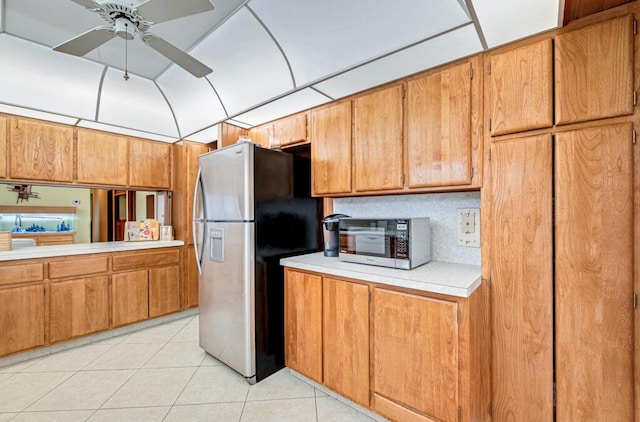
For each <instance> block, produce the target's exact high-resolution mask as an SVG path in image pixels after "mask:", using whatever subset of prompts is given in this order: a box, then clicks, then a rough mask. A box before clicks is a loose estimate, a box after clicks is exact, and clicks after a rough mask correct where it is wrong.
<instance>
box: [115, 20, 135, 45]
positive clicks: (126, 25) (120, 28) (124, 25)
mask: <svg viewBox="0 0 640 422" xmlns="http://www.w3.org/2000/svg"><path fill="white" fill-rule="evenodd" d="M114 23H115V27H114V29H115V32H116V34H117V35H118V36H119V37H120V38H122V39H125V40H132V39H133V36H134V35H135V33H136V29H135V25H134V24H133V22H131V21H130V20H129V19H127V18H117V19H116V20H115V22H114Z"/></svg>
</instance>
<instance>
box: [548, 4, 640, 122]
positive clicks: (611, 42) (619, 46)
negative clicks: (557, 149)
mask: <svg viewBox="0 0 640 422" xmlns="http://www.w3.org/2000/svg"><path fill="white" fill-rule="evenodd" d="M633 43H634V35H633V16H632V15H626V16H622V17H618V18H615V19H611V20H607V21H604V22H600V23H597V24H594V25H590V26H587V27H584V28H580V29H577V30H574V31H569V32H565V33H562V34H559V35H557V36H556V38H555V72H556V73H555V75H556V76H555V82H556V83H555V92H556V95H555V105H556V123H558V124H565V123H575V122H582V121H586V120H595V119H601V118H605V117H613V116H621V115H627V114H631V113H633V110H634V108H633V78H634V74H633V72H634V70H633V54H634V52H633Z"/></svg>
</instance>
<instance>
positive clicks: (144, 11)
mask: <svg viewBox="0 0 640 422" xmlns="http://www.w3.org/2000/svg"><path fill="white" fill-rule="evenodd" d="M74 1H75V0H74ZM81 1H82V0H81ZM85 1H90V0H85ZM209 10H213V5H212V4H211V2H209V0H181V1H176V0H147V1H145V2H144V3H142V4H140V5H138V6H137V7H136V11H137V12H138V14H139V15H140V16H142V17H143V18H144V19H145V20H148V21H151V22H153V23H159V22H166V21H170V20H172V19H178V18H182V17H184V16H189V15H195V14H196V13H202V12H207V11H209Z"/></svg>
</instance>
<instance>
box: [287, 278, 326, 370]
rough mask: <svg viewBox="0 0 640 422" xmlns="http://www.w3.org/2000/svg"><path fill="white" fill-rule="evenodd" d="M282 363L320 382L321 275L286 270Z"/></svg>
mask: <svg viewBox="0 0 640 422" xmlns="http://www.w3.org/2000/svg"><path fill="white" fill-rule="evenodd" d="M284 289H285V290H284V319H285V321H284V344H285V349H284V350H285V352H284V353H285V364H286V365H287V366H288V367H289V368H291V369H293V370H294V371H297V372H299V373H301V374H302V375H305V376H307V377H309V378H311V379H313V380H315V381H317V382H319V383H321V382H322V277H320V276H319V275H313V274H307V273H303V272H298V271H293V270H290V269H286V270H285V287H284Z"/></svg>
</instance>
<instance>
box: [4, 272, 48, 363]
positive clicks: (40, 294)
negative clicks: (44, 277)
mask: <svg viewBox="0 0 640 422" xmlns="http://www.w3.org/2000/svg"><path fill="white" fill-rule="evenodd" d="M44 301H45V296H44V285H42V284H38V285H35V286H33V285H32V286H26V287H15V288H11V289H3V290H0V309H2V311H1V312H0V356H3V355H6V354H9V353H14V352H19V351H21V350H26V349H31V348H33V347H37V346H42V345H43V344H44V308H45V306H44Z"/></svg>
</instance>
